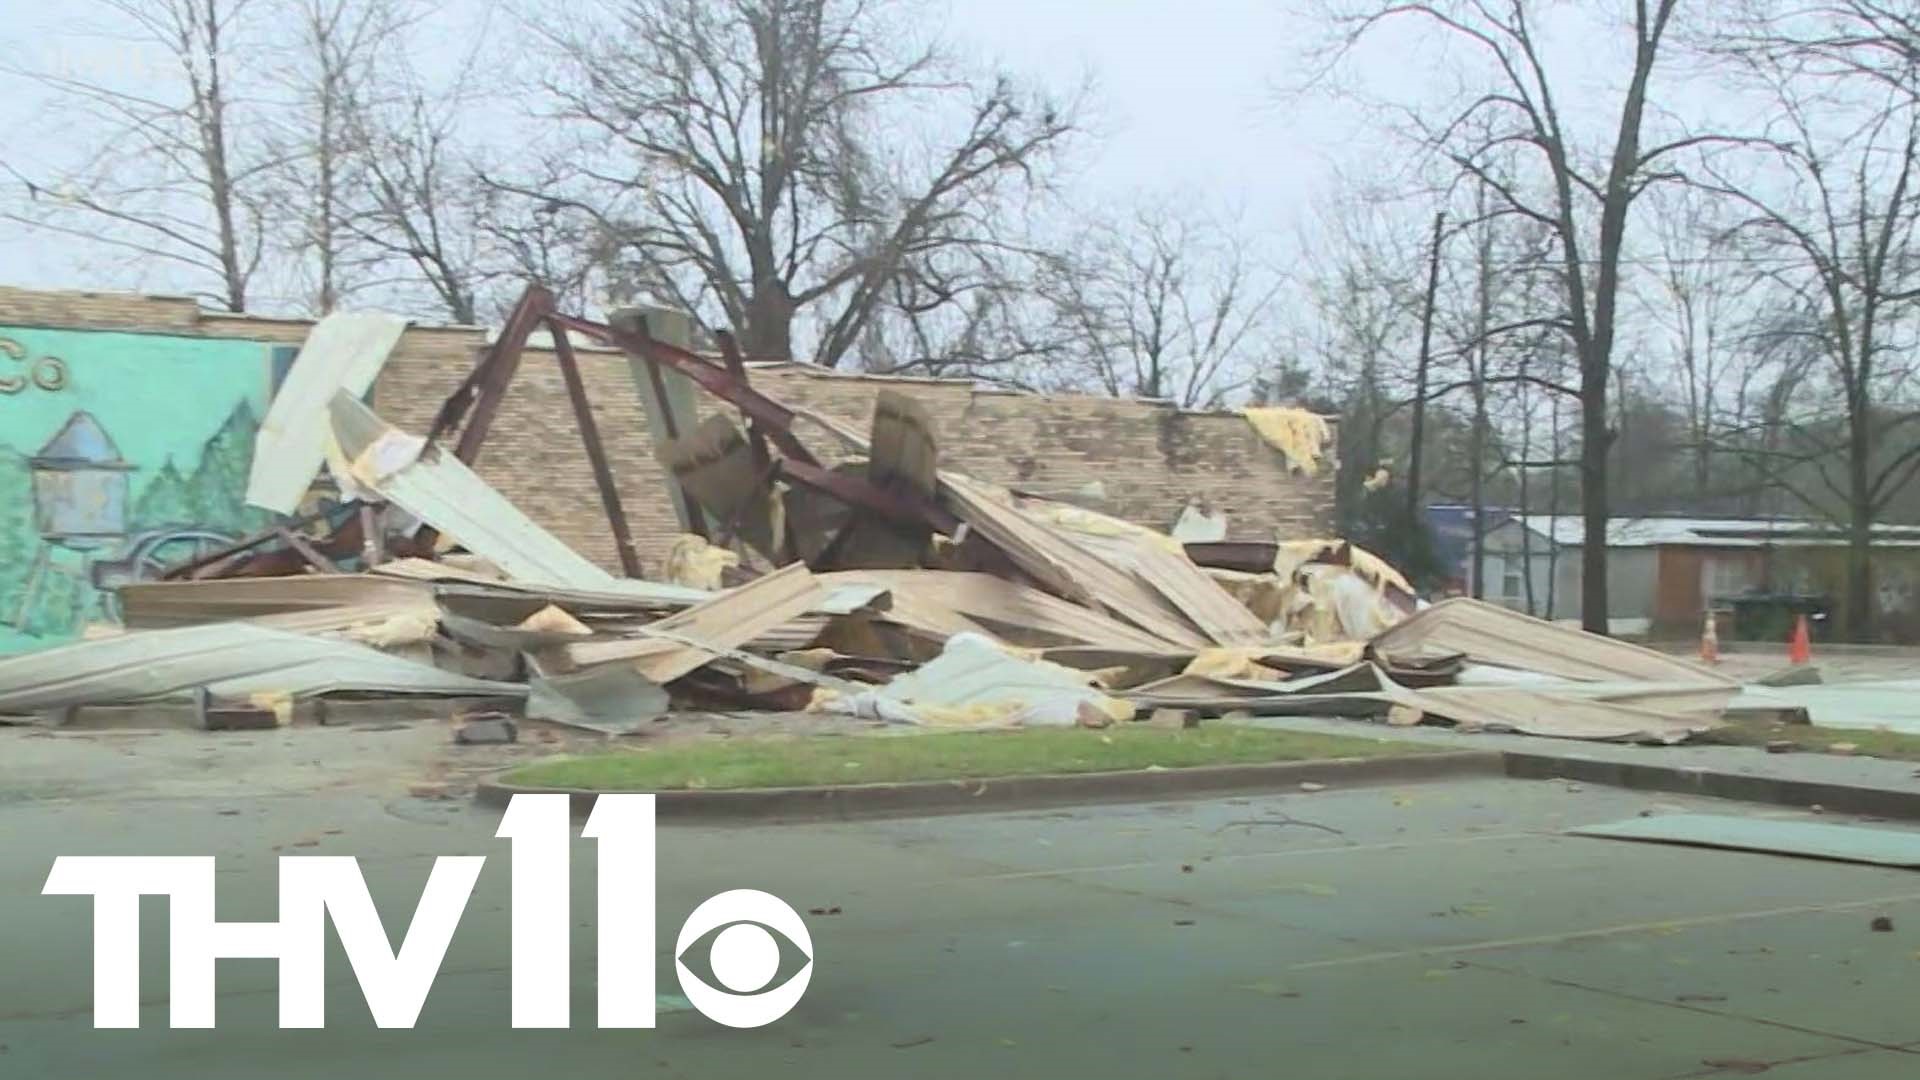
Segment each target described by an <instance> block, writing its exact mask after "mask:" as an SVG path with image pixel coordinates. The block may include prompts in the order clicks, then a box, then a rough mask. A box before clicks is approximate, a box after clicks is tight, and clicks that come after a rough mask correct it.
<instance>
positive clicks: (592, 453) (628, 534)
mask: <svg viewBox="0 0 1920 1080" xmlns="http://www.w3.org/2000/svg"><path fill="white" fill-rule="evenodd" d="M547 332H548V333H550V334H552V335H553V355H554V359H556V360H558V361H559V363H560V377H561V379H562V380H564V381H565V382H566V384H567V398H568V399H569V400H570V401H572V402H573V418H574V422H575V423H577V424H578V425H579V426H580V441H581V442H583V443H585V444H586V447H587V463H588V464H589V465H591V466H592V467H593V483H594V486H595V487H597V488H599V489H600V506H601V508H602V509H604V510H605V511H606V513H607V524H608V525H609V526H611V527H612V528H613V543H614V547H615V548H616V549H617V550H618V551H619V552H620V569H621V570H622V571H623V572H624V573H625V574H626V575H627V576H628V577H632V578H637V577H639V576H640V553H639V552H638V551H636V550H634V547H633V530H632V529H630V528H629V527H628V525H627V511H626V509H625V508H624V507H623V506H621V505H620V489H619V488H618V487H617V486H615V484H614V480H613V468H612V466H610V465H608V464H607V451H606V447H605V446H604V445H602V444H601V442H600V424H599V422H598V421H596V420H594V418H593V405H592V403H591V402H589V401H588V400H587V387H586V384H585V383H584V382H583V381H582V380H581V378H580V364H579V362H578V361H577V360H575V358H574V355H573V343H572V342H571V341H568V340H567V329H566V327H564V326H562V325H560V323H559V322H558V321H556V320H553V319H548V320H547Z"/></svg>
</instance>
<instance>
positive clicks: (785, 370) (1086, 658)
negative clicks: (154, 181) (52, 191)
mask: <svg viewBox="0 0 1920 1080" xmlns="http://www.w3.org/2000/svg"><path fill="white" fill-rule="evenodd" d="M247 322H248V323H251V322H252V321H251V320H248V321H247ZM248 329H250V330H252V331H253V332H255V333H258V332H259V331H260V328H259V327H253V326H249V327H248ZM302 329H305V328H302ZM417 332H418V331H417V330H416V329H410V328H409V327H407V325H406V324H405V321H404V320H401V319H398V318H394V317H391V316H384V315H379V314H372V313H365V314H341V315H335V316H330V317H328V318H327V319H326V320H323V321H322V322H321V323H319V324H318V325H316V326H313V327H312V328H311V329H310V332H308V333H306V335H305V338H304V346H303V347H300V348H297V349H295V350H293V351H292V352H291V353H290V354H284V358H283V354H279V353H275V354H272V355H271V357H270V361H271V368H270V371H271V376H272V379H273V380H274V384H275V385H274V388H273V392H272V393H271V394H270V395H269V397H268V403H267V404H266V405H265V406H264V408H263V410H262V412H261V413H260V419H259V422H258V425H257V429H256V430H255V432H254V433H253V438H252V451H253V452H252V456H251V460H250V462H249V464H248V467H247V468H246V469H245V470H244V472H245V475H244V477H243V478H242V477H238V476H237V475H236V474H235V471H234V469H233V468H232V467H231V465H230V464H229V465H227V466H224V467H223V468H222V469H221V470H219V472H220V476H219V479H221V480H222V482H224V483H227V484H228V485H232V484H235V483H240V484H241V486H242V499H243V502H244V504H245V506H246V507H248V508H249V510H248V513H249V514H250V516H251V517H252V518H253V521H252V524H254V525H255V526H256V527H254V528H251V529H250V530H249V531H248V532H246V533H245V534H244V535H240V536H236V537H233V538H231V539H230V540H226V541H224V542H219V543H205V542H202V541H196V542H195V544H194V548H193V550H192V551H191V552H190V553H188V554H186V555H184V556H182V557H177V558H170V559H164V560H162V559H158V558H155V559H151V560H148V561H147V562H143V563H141V564H140V565H138V566H135V567H134V568H133V572H132V573H130V574H129V575H128V576H127V577H126V578H125V579H124V580H121V581H120V582H119V583H118V584H117V585H116V587H115V588H114V590H113V595H114V598H115V599H114V604H115V608H116V610H117V612H118V613H119V614H120V616H121V618H122V619H123V621H124V629H117V628H111V627H105V628H100V629H98V630H97V631H96V632H95V633H94V634H93V635H92V639H91V640H86V641H82V642H79V643H75V644H69V645H65V646H62V647H57V648H53V649H47V650H43V651H41V652H38V653H35V654H33V655H32V656H22V657H15V658H12V659H8V660H0V713H9V714H16V715H31V716H37V717H40V718H42V719H43V720H44V721H46V722H55V723H58V722H61V721H63V720H66V719H71V718H72V716H73V714H74V712H75V710H81V709H86V708H90V707H98V706H102V705H125V704H128V703H136V704H137V703H140V702H157V701H181V700H188V701H191V702H193V705H194V708H195V709H196V710H197V711H198V713H199V715H200V716H201V717H202V719H203V721H204V722H205V723H206V726H209V727H213V726H221V725H224V724H235V723H240V724H244V723H247V722H254V723H261V724H272V723H287V722H292V721H294V720H296V719H298V718H299V717H301V716H303V715H312V714H314V713H315V712H316V711H318V710H321V709H322V708H323V707H324V704H325V702H326V701H328V700H329V699H338V698H341V697H343V696H344V697H347V698H352V697H355V696H361V697H364V696H369V695H372V696H383V695H384V696H402V697H411V698H416V699H417V698H425V699H447V698H459V699H462V700H470V699H476V698H477V699H481V700H485V701H487V702H489V705H490V707H492V708H498V709H506V710H511V711H515V712H521V713H524V714H525V715H527V716H532V717H536V718H540V719H544V720H550V721H554V722H558V723H563V724H569V725H574V726H578V727H585V728H589V729H593V730H598V731H605V732H610V733H631V732H635V731H640V730H643V729H644V727H645V726H646V725H648V724H650V723H653V722H655V721H656V720H657V719H658V718H660V717H663V716H667V715H670V712H671V710H672V709H673V708H674V707H676V706H696V707H699V706H709V707H713V706H717V707H724V708H768V709H780V710H810V711H817V712H833V713H839V714H850V715H853V716H856V717H864V718H867V719H870V720H872V721H874V722H876V723H886V724H914V725H922V726H929V727H1003V726H1019V725H1031V724H1078V725H1082V726H1089V727H1100V726H1105V725H1109V724H1113V723H1123V722H1127V721H1129V720H1133V719H1138V718H1143V717H1146V716H1149V715H1155V714H1164V713H1169V712H1171V713H1173V714H1176V715H1184V716H1188V717H1192V718H1197V717H1201V716H1220V715H1225V714H1233V713H1239V714H1260V713H1276V714H1313V715H1336V716H1348V717H1354V718H1359V719H1372V720H1377V721H1383V722H1386V723H1392V724H1414V723H1438V724H1446V725H1451V726H1455V727H1462V728H1468V729H1478V730H1506V731H1519V732H1528V733H1536V734H1542V735H1557V736H1564V737H1574V738H1598V739H1621V740H1634V741H1644V742H1654V743H1671V742H1677V741H1681V740H1683V739H1685V738H1688V737H1689V736H1691V735H1693V734H1695V733H1698V732H1701V731H1704V730H1706V729H1709V728H1711V727H1713V726H1715V725H1716V724H1718V723H1719V722H1720V721H1721V718H1722V717H1723V716H1724V715H1725V714H1726V712H1727V711H1728V710H1729V709H1730V708H1733V707H1735V705H1736V699H1741V698H1747V699H1749V700H1747V702H1746V707H1750V708H1764V709H1776V708H1778V705H1779V703H1777V702H1766V701H1762V702H1759V703H1758V704H1756V703H1754V702H1753V701H1752V700H1751V695H1752V691H1750V690H1745V689H1743V688H1742V687H1740V686H1739V685H1738V684H1736V683H1735V682H1734V681H1733V680H1731V679H1728V678H1726V677H1724V676H1722V675H1720V674H1718V673H1716V672H1714V671H1712V670H1710V669H1707V668H1704V667H1701V666H1698V665H1694V664H1692V663H1689V662H1686V661H1682V660H1678V659H1675V658H1672V657H1668V656H1665V655H1662V654H1659V653H1656V652H1652V651H1649V650H1646V649H1642V648H1639V647H1637V646H1634V645H1629V644H1626V643H1623V642H1617V641H1613V640H1611V639H1608V638H1605V637H1600V636H1596V635H1590V634H1585V633H1583V632H1581V631H1578V630H1574V629H1571V628H1568V627H1563V626H1557V625H1553V624H1548V623H1545V622H1542V621H1539V620H1535V619H1531V618H1528V617H1526V616H1524V615H1520V614H1517V613H1514V612H1510V611H1506V610H1503V609H1500V608H1498V607H1495V606H1492V605H1485V604H1479V603H1476V602H1474V601H1471V600H1453V601H1448V602H1445V603H1442V604H1438V605H1434V606H1431V607H1423V606H1422V605H1421V604H1420V603H1419V602H1418V600H1417V599H1416V597H1415V596H1414V593H1413V590H1412V588H1411V586H1410V585H1409V584H1408V583H1407V581H1406V580H1405V579H1404V578H1403V577H1402V576H1401V575H1400V574H1399V573H1398V572H1397V571H1396V570H1395V569H1394V568H1393V567H1391V566H1389V565H1387V564H1386V563H1385V562H1383V561H1382V560H1380V559H1379V558H1377V557H1376V556H1373V555H1372V554H1370V553H1368V552H1365V551H1363V550H1360V549H1357V548H1355V547H1353V546H1352V545H1350V544H1347V543H1344V542H1342V541H1340V540H1339V539H1337V538H1332V537H1329V536H1328V535H1327V534H1326V530H1325V526H1326V524H1327V519H1328V517H1329V516H1330V511H1331V503H1332V494H1331V492H1332V485H1331V481H1332V477H1331V475H1330V474H1331V471H1332V467H1331V463H1330V461H1329V460H1327V459H1330V457H1331V455H1330V452H1329V451H1330V441H1331V439H1332V436H1333V432H1332V430H1331V428H1330V425H1329V424H1328V423H1327V421H1326V420H1325V418H1322V417H1318V416H1315V415H1314V414H1312V413H1310V412H1307V411H1305V410H1300V409H1289V408H1271V409H1259V410H1247V411H1246V412H1245V413H1244V414H1231V413H1220V414H1190V413H1183V412H1180V411H1179V410H1175V409H1172V408H1170V407H1168V406H1166V405H1164V404H1162V403H1151V402H1121V401H1110V400H1103V399H1090V398H1089V399H1081V398H1042V397H1035V396H1032V395H1017V394H1011V393H1006V392H1001V391H993V390H986V389H982V388H979V387H974V386H968V385H965V384H955V383H946V382H940V381H930V380H882V379H873V378H868V377H861V376H840V375H833V374H830V373H822V372H818V371H815V370H813V369H810V368H807V367H806V366H804V365H792V364H772V365H762V364H753V363H749V362H748V361H747V360H746V359H745V358H743V357H741V356H740V354H739V352H738V350H737V349H736V348H735V347H734V346H733V343H732V341H731V339H730V338H729V337H728V336H727V335H726V334H725V333H723V332H722V333H717V334H716V335H715V336H714V339H713V342H712V345H713V349H712V351H711V352H704V351H698V350H695V349H694V348H691V347H690V345H691V342H690V341H688V340H687V338H688V337H689V336H690V335H688V334H687V333H686V332H685V328H684V326H683V327H682V328H681V330H680V332H679V333H678V334H677V335H676V334H675V333H674V332H673V329H672V320H671V319H669V318H663V317H662V316H660V315H658V314H649V313H646V312H641V311H623V312H617V313H615V314H614V315H613V316H612V317H611V318H610V319H609V320H608V321H607V322H605V323H601V322H596V321H593V320H589V319H585V318H582V317H579V316H577V315H573V314H570V313H567V312H564V311H562V310H560V309H559V308H558V307H557V306H556V305H555V303H554V301H553V299H552V298H551V297H550V296H549V295H548V294H547V293H546V292H545V291H544V290H542V289H539V288H538V287H533V288H529V289H528V290H527V292H526V293H525V295H524V296H523V297H522V299H521V301H520V303H519V305H518V306H517V307H516V308H515V309H514V311H513V313H512V314H511V316H510V317H509V318H508V319H507V321H506V323H505V324H504V325H503V327H502V328H501V329H500V330H499V331H498V332H497V333H495V334H491V335H488V337H487V339H486V342H485V345H484V348H481V349H479V350H478V354H477V356H476V355H474V354H473V352H472V346H473V345H474V344H475V341H474V337H473V335H474V334H476V333H477V332H475V331H454V330H433V331H431V332H430V333H429V334H428V335H427V336H426V337H425V338H422V339H415V344H414V346H413V347H412V348H411V349H409V348H408V346H407V345H406V342H407V338H408V335H409V334H414V333H417ZM446 335H453V336H450V337H447V336H446ZM460 335H465V337H464V341H465V347H464V348H462V347H459V346H458V344H457V343H458V342H460V341H461V340H463V339H462V337H461V336H460ZM20 336H22V337H27V338H28V340H27V341H26V342H23V343H22V344H23V345H25V346H26V348H25V350H24V351H27V352H29V353H30V352H32V345H33V339H32V338H31V336H29V335H25V334H22V335H20ZM672 336H679V337H680V338H681V341H680V342H675V341H672V340H669V338H670V337H672ZM443 337H444V340H442V339H443ZM70 377H71V378H72V379H74V380H76V381H75V382H74V383H72V385H76V386H77V385H78V381H77V380H80V379H83V378H85V377H86V376H85V373H84V372H79V371H75V372H73V373H72V374H71V376H70ZM154 419H155V421H156V422H161V423H165V422H168V421H166V420H165V418H164V417H155V418H154ZM228 427H231V425H230V424H229V425H228ZM569 429H571V430H569ZM103 430H104V426H103ZM225 430H226V429H223V431H225ZM233 437H235V436H234V433H232V432H227V433H226V434H224V435H222V436H221V438H225V439H226V440H227V441H226V442H224V443H222V444H221V446H222V448H226V447H227V446H228V445H229V444H230V443H231V442H232V441H233ZM70 441H74V442H76V443H78V442H86V441H88V440H70ZM91 441H92V442H93V443H98V442H99V441H100V440H98V439H93V440H91ZM130 442H131V439H124V438H123V439H121V440H120V443H121V444H125V443H130ZM118 445H119V444H116V449H115V450H114V451H113V452H112V453H111V455H107V456H105V458H104V459H103V460H101V461H93V462H87V461H85V460H81V461H80V464H81V465H83V466H85V465H91V466H94V467H96V470H97V469H98V467H101V466H110V468H107V469H106V470H105V471H106V472H107V473H112V472H114V471H116V470H117V471H121V472H124V471H125V470H124V469H121V466H123V465H125V464H126V463H127V462H128V461H129V460H133V459H130V458H128V457H127V456H126V454H125V451H123V450H120V449H118V448H117V447H118ZM213 448H214V447H213V444H212V443H209V446H208V449H209V452H211V451H212V449H213ZM102 453H103V454H104V453H105V452H104V451H103V452H102ZM87 456H88V455H85V454H81V455H78V457H79V458H81V459H85V458H86V457H87ZM93 456H96V457H99V456H102V455H99V454H96V455H93ZM1323 461H1327V463H1326V464H1325V465H1324V466H1323V464H1322V463H1323ZM166 467H167V468H169V469H171V471H172V473H173V474H174V475H175V476H179V475H181V474H182V469H183V467H184V466H183V463H180V462H174V461H171V460H169V462H168V463H167V466H166ZM192 472H193V475H194V476H195V477H196V478H199V477H201V476H202V474H206V473H208V472H209V470H208V469H207V468H206V467H205V465H204V461H203V462H202V463H200V464H196V465H194V466H192ZM242 481H243V482H242ZM93 483H94V485H95V486H96V487H99V486H103V485H104V486H107V487H108V488H109V489H110V490H113V491H116V492H117V491H118V488H117V487H116V486H112V480H111V477H108V478H107V479H104V480H95V481H93ZM128 497H130V498H131V499H132V500H133V503H134V504H135V505H136V506H138V505H140V504H141V503H142V502H147V503H152V502H153V500H152V499H151V498H147V497H145V496H144V494H143V495H133V494H131V492H129V493H128ZM188 505H192V506H201V507H204V506H210V505H214V501H213V500H211V499H210V498H209V497H207V496H206V495H204V494H202V495H201V496H200V497H199V501H198V502H197V503H189V504H188Z"/></svg>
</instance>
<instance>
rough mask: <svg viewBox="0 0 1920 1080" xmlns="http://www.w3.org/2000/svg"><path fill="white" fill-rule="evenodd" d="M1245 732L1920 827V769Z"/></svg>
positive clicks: (1532, 740)
mask: <svg viewBox="0 0 1920 1080" xmlns="http://www.w3.org/2000/svg"><path fill="white" fill-rule="evenodd" d="M1215 722H1216V723H1217V722H1218V721H1215ZM1244 722H1245V723H1248V724H1251V725H1254V726H1258V727H1269V728H1276V729H1279V730H1283V731H1300V732H1311V733H1314V734H1327V735H1346V736H1360V737H1365V736H1367V735H1376V736H1378V737H1380V738H1382V739H1392V740H1396V741H1403V742H1418V743H1423V744H1429V745H1434V746H1445V747H1447V748H1449V749H1456V750H1483V751H1484V750H1494V751H1498V752H1500V753H1502V754H1504V755H1506V758H1507V774H1508V775H1509V776H1516V777H1522V778H1527V779H1547V778H1552V777H1564V778H1566V779H1570V780H1584V781H1588V782H1591V783H1596V784H1608V785H1611V786H1615V787H1626V788H1639V789H1644V790H1651V791H1670V792H1676V793H1684V794H1693V795H1706V796H1710V797H1713V798H1723V799H1739V800H1741V801H1744V802H1762V803H1774V804H1778V805H1781V806H1799V807H1811V806H1819V807H1821V808H1822V809H1824V810H1831V811H1835V812H1839V813H1850V814H1868V815H1874V816H1879V817H1888V818H1903V819H1909V820H1920V767H1916V765H1915V764H1914V763H1913V762H1910V761H1894V760H1890V759H1886V758H1870V757H1841V756H1838V755H1834V754H1814V753H1791V754H1769V753H1766V752H1765V751H1763V750H1758V749H1754V748H1751V747H1745V746H1705V745H1702V746H1634V745H1626V744H1620V743H1601V742H1582V741H1578V740H1574V739H1549V738H1542V737H1540V736H1535V735H1499V734H1490V733H1481V734H1472V735H1469V734H1462V733H1460V732H1456V731H1453V730H1451V729H1448V728H1439V727H1425V726H1421V727H1404V728H1403V727H1387V726H1386V725H1384V724H1374V723H1368V722H1366V721H1359V720H1336V719H1325V718H1320V717H1306V716H1259V717H1250V718H1248V719H1247V720H1246V721H1244Z"/></svg>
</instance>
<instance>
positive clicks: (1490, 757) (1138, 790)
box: [474, 750, 1504, 822]
mask: <svg viewBox="0 0 1920 1080" xmlns="http://www.w3.org/2000/svg"><path fill="white" fill-rule="evenodd" d="M520 767H522V766H516V768H520ZM1503 769H1504V765H1503V762H1502V755H1501V754H1500V753H1499V752H1497V751H1483V750H1463V751H1446V752H1440V753H1427V754H1407V755H1404V756H1397V757H1376V758H1330V759H1327V760H1323V761H1279V762H1273V763H1270V764H1263V765H1202V766H1196V767H1193V768H1185V769H1164V770H1159V771H1155V772H1145V771H1128V772H1098V773H1065V774H1047V775H1041V776H1009V777H1003V778H1000V779H995V780H928V781H917V782H911V783H900V784H854V785H849V786H845V787H808V788H758V789H746V790H734V791H662V792H659V793H658V795H657V798H656V800H655V803H654V808H655V813H656V814H657V815H658V817H659V818H660V819H661V820H663V821H704V822H729V821H732V822H767V821H844V820H850V819H855V818H874V817H922V816H931V815H935V814H965V813H995V812H1000V811H1006V810H1028V809H1037V808H1045V807H1054V806H1083V805H1089V804H1096V803H1115V802H1154V801H1161V800H1173V799H1194V798H1204V797H1208V796H1213V795H1228V794H1234V793H1237V792H1267V793H1272V792H1276V791H1278V790H1280V789H1284V788H1295V787H1297V786H1298V785H1299V784H1301V783H1309V782H1310V783H1319V784H1327V785H1330V786H1331V785H1343V786H1346V785H1366V784H1392V783H1408V782H1415V781H1424V780H1442V779H1450V778H1453V777H1460V776H1499V775H1501V773H1502V771H1503ZM600 794H602V793H600V792H595V791H584V790H580V789H577V788H547V787H525V786H521V785H517V784H508V783H503V782H502V781H501V780H500V779H499V777H498V776H495V777H492V778H489V779H487V780H484V781H482V782H481V783H480V785H479V787H478V789H477V790H476V791H475V793H474V797H475V798H476V799H477V800H479V801H480V802H482V803H485V804H487V805H490V806H504V805H506V802H507V800H508V799H510V798H512V797H513V796H515V795H568V796H571V797H572V799H573V812H574V813H576V814H584V813H586V812H587V811H588V810H590V809H591V808H592V807H593V802H594V800H595V799H596V798H598V797H599V796H600Z"/></svg>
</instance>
